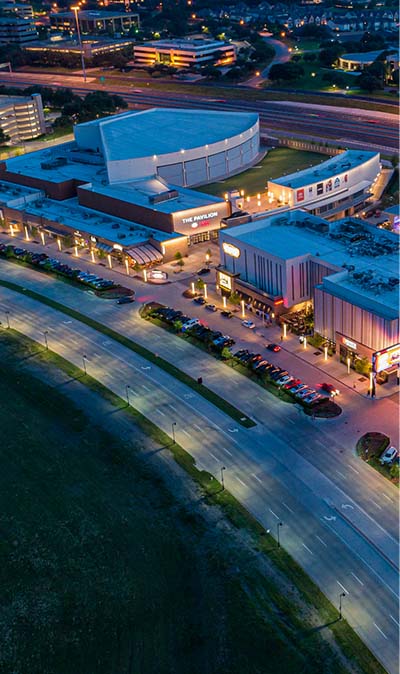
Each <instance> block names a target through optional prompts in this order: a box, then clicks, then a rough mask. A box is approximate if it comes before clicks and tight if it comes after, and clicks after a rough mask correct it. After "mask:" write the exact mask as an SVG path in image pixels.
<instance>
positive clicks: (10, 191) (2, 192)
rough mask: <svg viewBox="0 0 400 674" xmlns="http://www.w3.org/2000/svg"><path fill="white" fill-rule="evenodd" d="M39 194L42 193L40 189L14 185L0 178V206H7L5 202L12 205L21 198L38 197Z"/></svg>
mask: <svg viewBox="0 0 400 674" xmlns="http://www.w3.org/2000/svg"><path fill="white" fill-rule="evenodd" d="M41 194H43V193H42V192H41V191H40V190H36V189H34V188H32V187H24V186H23V185H16V184H15V183H9V182H7V181H5V180H0V204H1V205H2V206H7V204H10V205H12V204H13V203H15V202H18V200H21V199H22V201H24V200H26V199H29V200H31V199H33V198H35V197H37V198H39V197H40V196H41Z"/></svg>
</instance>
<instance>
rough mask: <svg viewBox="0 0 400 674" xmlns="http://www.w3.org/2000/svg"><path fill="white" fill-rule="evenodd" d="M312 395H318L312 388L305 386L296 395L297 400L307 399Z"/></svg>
mask: <svg viewBox="0 0 400 674" xmlns="http://www.w3.org/2000/svg"><path fill="white" fill-rule="evenodd" d="M312 393H316V391H314V389H312V388H308V386H305V387H304V388H302V389H300V391H297V393H295V397H296V398H307V397H308V396H309V395H311V394H312Z"/></svg>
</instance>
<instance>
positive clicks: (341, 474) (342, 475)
mask: <svg viewBox="0 0 400 674" xmlns="http://www.w3.org/2000/svg"><path fill="white" fill-rule="evenodd" d="M336 472H337V474H338V475H340V477H343V478H344V479H346V475H344V473H341V472H340V470H337V471H336Z"/></svg>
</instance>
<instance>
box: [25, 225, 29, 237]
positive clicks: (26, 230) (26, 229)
mask: <svg viewBox="0 0 400 674" xmlns="http://www.w3.org/2000/svg"><path fill="white" fill-rule="evenodd" d="M24 230H25V241H29V232H28V228H27V226H26V225H25V227H24Z"/></svg>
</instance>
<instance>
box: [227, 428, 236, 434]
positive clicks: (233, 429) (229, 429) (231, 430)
mask: <svg viewBox="0 0 400 674" xmlns="http://www.w3.org/2000/svg"><path fill="white" fill-rule="evenodd" d="M228 431H229V433H239V429H238V428H228Z"/></svg>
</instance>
